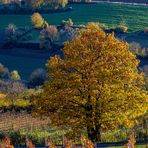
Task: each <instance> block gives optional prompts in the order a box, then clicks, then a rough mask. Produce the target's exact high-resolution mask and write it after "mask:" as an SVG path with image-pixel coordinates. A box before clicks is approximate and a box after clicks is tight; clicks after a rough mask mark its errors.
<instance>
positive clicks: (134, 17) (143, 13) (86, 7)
mask: <svg viewBox="0 0 148 148" xmlns="http://www.w3.org/2000/svg"><path fill="white" fill-rule="evenodd" d="M70 6H71V7H72V8H73V10H72V11H70V12H63V13H52V14H44V15H43V17H44V18H45V19H46V20H47V21H48V22H49V24H54V25H59V24H60V22H61V20H63V19H64V20H66V19H68V18H72V20H73V21H74V22H75V24H86V23H87V22H91V21H93V22H101V23H105V24H106V25H108V26H116V25H118V24H120V23H121V22H125V23H127V24H128V26H129V28H130V30H139V29H143V28H144V27H147V26H148V6H137V5H136V6H134V5H127V4H109V3H98V4H72V5H70ZM10 23H14V24H16V25H17V26H19V27H25V26H31V22H30V15H0V28H5V27H6V26H7V25H8V24H10Z"/></svg>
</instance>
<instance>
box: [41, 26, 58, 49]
mask: <svg viewBox="0 0 148 148" xmlns="http://www.w3.org/2000/svg"><path fill="white" fill-rule="evenodd" d="M39 39H40V47H41V48H47V49H48V48H51V47H52V44H53V43H54V42H55V41H56V40H57V39H58V30H57V28H56V26H47V27H46V28H44V29H43V30H42V31H41V32H40V37H39Z"/></svg>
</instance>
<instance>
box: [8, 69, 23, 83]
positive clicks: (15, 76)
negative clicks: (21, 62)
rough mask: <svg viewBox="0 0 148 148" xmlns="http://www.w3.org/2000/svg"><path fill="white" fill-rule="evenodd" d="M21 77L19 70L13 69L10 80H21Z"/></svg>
mask: <svg viewBox="0 0 148 148" xmlns="http://www.w3.org/2000/svg"><path fill="white" fill-rule="evenodd" d="M20 79H21V77H20V75H19V73H18V71H17V70H13V71H12V72H11V73H10V80H13V81H18V80H20Z"/></svg>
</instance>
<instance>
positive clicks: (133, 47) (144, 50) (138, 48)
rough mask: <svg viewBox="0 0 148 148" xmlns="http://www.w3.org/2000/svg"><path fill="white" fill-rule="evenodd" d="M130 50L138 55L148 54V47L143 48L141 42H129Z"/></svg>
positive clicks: (144, 55)
mask: <svg viewBox="0 0 148 148" xmlns="http://www.w3.org/2000/svg"><path fill="white" fill-rule="evenodd" d="M129 45H130V46H129V47H130V50H131V51H132V52H134V53H135V54H136V55H139V56H142V57H146V56H147V55H148V48H141V46H140V44H139V43H136V42H131V43H130V44H129Z"/></svg>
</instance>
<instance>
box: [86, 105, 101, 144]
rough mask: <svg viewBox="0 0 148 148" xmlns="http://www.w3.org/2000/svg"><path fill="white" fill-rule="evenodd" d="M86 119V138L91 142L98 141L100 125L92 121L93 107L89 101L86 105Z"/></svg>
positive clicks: (99, 138)
mask: <svg viewBox="0 0 148 148" xmlns="http://www.w3.org/2000/svg"><path fill="white" fill-rule="evenodd" d="M86 120H87V123H86V124H87V134H88V138H89V139H90V140H91V141H92V142H100V141H101V132H100V131H101V125H100V124H99V123H97V121H94V117H93V108H92V105H91V104H90V103H88V104H87V107H86Z"/></svg>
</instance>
